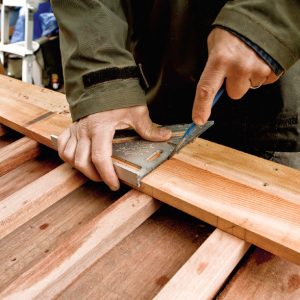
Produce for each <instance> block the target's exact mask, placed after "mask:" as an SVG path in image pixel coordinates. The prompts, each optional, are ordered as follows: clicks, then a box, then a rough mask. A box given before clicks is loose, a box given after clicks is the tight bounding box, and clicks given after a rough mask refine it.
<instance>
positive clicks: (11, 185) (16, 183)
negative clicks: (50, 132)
mask: <svg viewBox="0 0 300 300" xmlns="http://www.w3.org/2000/svg"><path fill="white" fill-rule="evenodd" d="M60 164H61V161H60V160H58V159H57V155H56V156H54V155H53V153H51V152H50V151H44V150H42V153H41V155H40V156H39V157H37V158H35V159H32V160H30V161H28V162H25V163H24V164H22V165H21V166H19V167H18V168H16V169H14V170H12V171H10V172H9V173H7V174H5V175H2V176H1V177H0V201H2V200H3V199H5V198H6V197H8V196H9V195H12V194H13V193H15V192H17V191H18V190H20V189H21V188H23V187H24V186H26V185H28V184H30V183H31V182H33V181H34V180H37V179H38V178H40V177H42V176H43V175H45V174H47V173H48V172H50V171H51V170H53V169H55V168H56V167H58V166H59V165H60ZM24 174H26V176H24Z"/></svg>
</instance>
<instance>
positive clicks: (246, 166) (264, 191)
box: [0, 83, 300, 263]
mask: <svg viewBox="0 0 300 300" xmlns="http://www.w3.org/2000/svg"><path fill="white" fill-rule="evenodd" d="M16 85H17V83H16ZM9 100H10V102H9V101H8V100H7V98H4V97H1V96H0V122H2V123H3V124H5V125H9V124H10V125H11V126H13V127H12V128H14V129H16V130H17V129H18V128H19V130H22V131H21V132H22V133H24V134H27V135H29V136H30V137H32V138H35V139H37V140H38V141H39V142H42V143H43V142H44V143H48V145H49V144H50V141H49V138H50V133H54V134H56V135H57V133H58V131H62V130H63V129H64V128H62V127H64V126H65V124H66V118H65V117H64V118H60V117H63V116H60V115H58V114H53V113H49V111H48V112H47V111H45V110H43V109H41V108H39V107H37V106H35V105H32V104H28V103H25V102H24V101H22V100H21V99H20V97H19V98H18V97H17V96H16V95H14V94H13V95H12V96H11V99H9ZM21 104H23V107H24V111H25V114H24V115H21V116H20V115H19V114H18V113H16V114H14V113H13V111H14V110H16V107H20V105H21ZM27 105H28V106H27ZM41 110H42V111H41ZM8 112H9V113H8ZM33 116H35V117H33ZM41 116H42V118H41ZM45 116H46V117H45ZM30 118H31V121H30ZM67 121H68V120H67ZM190 147H193V145H188V146H186V147H185V149H186V151H190V152H191V153H190V155H189V156H190V157H192V158H193V157H196V158H197V156H198V154H197V153H198V150H199V148H200V149H201V150H200V153H201V155H202V156H203V155H205V152H207V157H211V156H212V155H210V154H209V153H210V152H213V153H216V157H218V156H217V155H218V153H222V152H224V151H225V152H226V151H227V150H228V149H225V148H224V147H223V146H220V145H217V144H215V143H210V144H209V147H205V150H204V149H202V148H201V147H199V146H197V147H194V148H191V150H189V148H190ZM203 148H204V147H203ZM229 152H230V151H229ZM225 156H226V155H225ZM230 156H231V159H230V160H229V159H228V157H227V159H224V162H225V164H224V165H223V166H222V167H214V168H212V169H210V171H211V172H208V171H206V170H205V169H203V167H202V165H203V164H202V163H200V165H197V162H195V161H193V162H191V161H189V160H188V159H187V158H184V160H185V162H182V161H181V160H180V156H178V157H177V158H176V157H175V158H174V159H171V160H169V161H167V162H165V163H164V164H163V165H161V166H160V167H159V168H157V169H156V170H154V171H153V172H152V173H151V174H150V175H148V176H147V177H146V178H144V179H143V181H142V182H143V185H142V190H143V191H144V192H145V193H147V194H149V195H151V196H154V198H158V199H160V200H161V201H163V202H166V203H168V204H170V205H173V206H175V207H176V208H178V209H181V210H183V211H185V212H187V213H190V214H192V215H194V216H196V217H198V218H202V219H203V220H204V221H206V222H208V223H210V224H212V225H214V226H216V227H218V228H220V229H222V230H224V231H226V232H229V233H231V234H233V235H235V236H237V237H239V238H241V239H244V240H246V241H248V242H250V243H254V244H255V245H257V246H259V247H262V248H264V249H266V250H268V251H271V252H272V253H274V254H276V255H280V256H282V257H285V258H287V259H289V260H291V261H293V262H296V263H300V260H299V255H300V242H299V241H300V239H299V237H300V230H299V221H298V215H299V197H300V196H299V193H297V192H298V190H299V176H298V175H299V171H296V170H293V169H291V168H282V167H281V166H280V165H278V164H276V163H273V162H268V161H266V160H262V159H259V158H256V157H254V156H251V155H248V154H246V153H242V152H238V151H233V152H230ZM216 159H217V158H215V160H216ZM194 160H195V159H194ZM241 162H243V164H241ZM191 163H192V164H193V165H191ZM239 164H240V165H241V166H242V167H241V168H240V173H239V169H238V165H239ZM264 164H265V165H266V167H265V168H263V167H260V168H258V172H257V175H255V176H253V175H251V174H252V173H253V172H254V170H253V165H264ZM219 165H220V164H219ZM229 165H231V167H229ZM232 166H234V167H232ZM222 168H223V171H222V170H221V171H220V169H222ZM226 168H228V170H229V172H228V173H229V175H228V176H227V177H228V178H227V177H225V176H224V174H220V175H218V174H219V173H222V172H223V173H224V170H225V169H226ZM216 169H217V171H215V170H216ZM276 170H277V171H276ZM282 170H283V171H282ZM176 172H178V174H176ZM213 172H216V173H217V174H215V173H213ZM282 174H284V175H282ZM238 177H239V178H241V179H237V178H238ZM288 177H289V180H287V178H288ZM253 178H254V179H253ZM281 178H282V179H281ZM202 179H203V180H202ZM266 179H267V181H266ZM269 182H270V183H269ZM262 183H263V184H262ZM264 183H266V184H264ZM269 184H270V185H271V186H272V188H271V189H270V188H269V186H268V185H269ZM274 191H280V192H279V194H280V197H278V196H274V194H275V192H274Z"/></svg>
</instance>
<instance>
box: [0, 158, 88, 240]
mask: <svg viewBox="0 0 300 300" xmlns="http://www.w3.org/2000/svg"><path fill="white" fill-rule="evenodd" d="M86 180H87V179H86V178H85V177H84V176H82V175H80V174H79V173H78V172H77V171H76V170H74V169H72V168H71V167H70V166H69V165H67V164H63V165H61V166H59V167H57V168H56V169H54V170H52V171H51V172H49V173H47V174H46V175H44V176H43V177H41V178H39V179H37V180H36V181H34V182H32V183H30V184H28V185H26V186H25V187H23V188H22V189H20V190H18V191H17V192H16V193H14V194H13V195H11V196H9V197H7V198H5V199H3V200H2V201H1V202H0V238H3V237H4V236H6V235H8V234H9V233H11V232H12V231H13V230H15V229H16V228H18V227H19V226H21V225H22V224H24V223H25V222H27V221H28V220H30V219H31V218H33V217H34V216H36V215H37V214H39V213H40V212H42V211H43V210H44V209H46V208H48V207H49V206H51V205H53V204H54V203H55V202H57V201H59V200H60V199H61V198H63V197H64V196H66V195H67V194H69V193H70V192H72V191H73V190H75V189H76V188H78V187H79V186H81V185H82V184H83V183H84V182H86Z"/></svg>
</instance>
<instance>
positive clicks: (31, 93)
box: [0, 75, 70, 117]
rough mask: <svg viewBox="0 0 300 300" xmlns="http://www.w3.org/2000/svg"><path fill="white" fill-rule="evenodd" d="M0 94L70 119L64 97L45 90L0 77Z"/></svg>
mask: <svg viewBox="0 0 300 300" xmlns="http://www.w3.org/2000/svg"><path fill="white" fill-rule="evenodd" d="M0 82H1V84H0V94H2V95H7V96H9V97H10V98H14V99H18V100H20V101H22V102H23V103H25V104H32V105H35V106H38V107H40V108H42V109H44V110H47V111H52V112H56V113H58V114H60V115H65V116H68V117H70V111H69V105H68V102H67V100H66V96H65V95H64V94H62V93H58V92H55V91H52V90H50V89H47V88H43V87H39V86H37V85H33V84H29V83H26V82H23V81H21V80H18V79H14V78H12V77H9V76H2V75H0Z"/></svg>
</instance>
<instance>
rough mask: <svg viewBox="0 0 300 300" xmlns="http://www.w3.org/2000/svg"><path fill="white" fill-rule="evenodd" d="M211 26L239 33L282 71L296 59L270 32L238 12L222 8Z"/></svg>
mask: <svg viewBox="0 0 300 300" xmlns="http://www.w3.org/2000/svg"><path fill="white" fill-rule="evenodd" d="M213 25H220V26H224V27H227V28H230V29H231V30H233V31H236V32H239V33H240V34H241V35H243V36H244V37H245V38H247V39H249V40H251V41H252V42H253V43H255V44H256V45H258V46H259V47H260V48H261V49H263V50H264V51H265V52H266V53H267V54H268V55H270V56H271V57H272V58H273V59H274V60H276V62H277V63H278V64H279V65H280V66H282V67H283V68H284V69H288V68H289V67H291V66H292V65H293V63H294V62H295V60H296V59H297V58H296V57H295V54H294V53H293V52H292V51H291V49H289V48H288V47H286V45H284V44H283V43H281V42H280V41H279V40H278V39H277V38H276V37H275V36H274V35H273V34H272V33H271V32H269V31H268V30H264V29H263V26H262V24H260V23H258V22H256V20H252V19H251V18H250V17H249V16H248V15H246V14H243V13H241V12H239V11H236V10H234V9H228V8H226V7H224V8H223V9H222V10H221V12H220V14H219V15H218V17H217V18H216V20H215V22H214V23H213ZM258 32H259V34H257V33H258Z"/></svg>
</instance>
